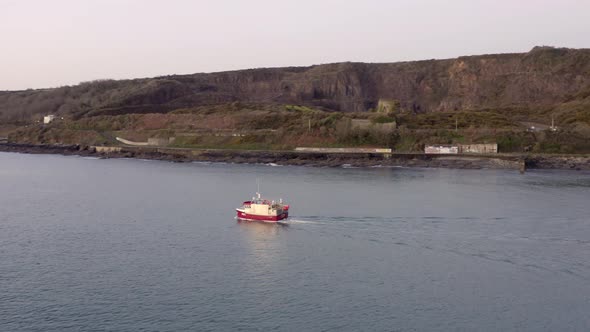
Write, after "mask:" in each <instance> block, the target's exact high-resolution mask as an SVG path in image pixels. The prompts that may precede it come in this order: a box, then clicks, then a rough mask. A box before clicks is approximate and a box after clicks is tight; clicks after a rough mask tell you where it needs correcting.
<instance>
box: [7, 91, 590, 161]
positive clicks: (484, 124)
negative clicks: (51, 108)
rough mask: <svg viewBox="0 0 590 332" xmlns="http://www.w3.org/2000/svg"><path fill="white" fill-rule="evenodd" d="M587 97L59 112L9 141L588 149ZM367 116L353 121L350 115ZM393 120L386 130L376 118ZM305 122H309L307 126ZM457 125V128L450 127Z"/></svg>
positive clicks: (13, 134) (252, 146)
mask: <svg viewBox="0 0 590 332" xmlns="http://www.w3.org/2000/svg"><path fill="white" fill-rule="evenodd" d="M589 114H590V96H588V95H585V94H581V95H579V96H576V97H573V98H572V99H571V100H569V101H568V102H567V103H563V104H560V105H557V106H555V107H546V108H543V109H522V108H514V109H498V110H479V111H473V110H471V111H458V112H438V113H426V114H413V113H404V112H397V113H395V114H389V116H386V117H384V116H383V115H382V114H377V113H367V112H364V113H338V112H325V111H320V110H315V109H311V108H308V107H304V106H296V105H274V104H262V105H256V104H244V103H230V104H223V105H216V106H201V107H196V108H183V109H177V110H175V111H172V112H170V113H168V114H159V113H150V114H125V115H112V116H111V115H101V116H93V117H82V118H80V119H65V120H61V121H57V122H55V123H52V124H50V125H48V126H43V125H41V124H36V125H29V126H28V127H19V128H18V129H16V130H14V129H11V130H8V129H7V130H5V132H10V134H9V137H10V139H11V140H12V141H17V142H28V143H67V144H88V145H114V144H118V143H117V142H116V141H115V140H114V139H113V138H114V137H115V136H121V137H125V138H127V139H131V140H137V141H145V140H147V138H149V137H176V141H175V142H174V143H173V146H177V147H195V148H239V149H291V148H294V147H296V146H331V147H337V146H380V147H382V146H387V147H392V148H394V149H395V150H397V151H404V152H410V151H422V149H423V146H424V144H450V143H487V142H497V143H498V144H499V149H500V151H502V152H522V151H525V150H528V151H534V152H547V153H588V152H590V116H589ZM551 115H553V116H554V118H555V121H556V123H557V125H559V126H560V130H559V131H558V132H549V131H541V132H528V131H527V130H526V128H525V127H523V125H522V123H521V122H522V120H523V119H526V120H529V121H535V122H538V123H544V124H547V125H549V124H550V122H551ZM359 119H365V120H369V121H370V122H369V125H368V126H364V127H355V125H354V124H353V123H354V120H359ZM389 120H395V121H396V122H397V125H398V128H397V129H396V130H393V131H388V130H381V129H379V125H378V124H377V123H379V122H385V121H389ZM310 124H311V127H310ZM456 125H457V127H458V128H457V130H455V126H456Z"/></svg>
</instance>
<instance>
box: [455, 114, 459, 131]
mask: <svg viewBox="0 0 590 332" xmlns="http://www.w3.org/2000/svg"><path fill="white" fill-rule="evenodd" d="M458 129H459V118H457V117H455V132H457V131H458Z"/></svg>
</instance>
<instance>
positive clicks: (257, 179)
mask: <svg viewBox="0 0 590 332" xmlns="http://www.w3.org/2000/svg"><path fill="white" fill-rule="evenodd" d="M256 187H257V191H256V195H257V196H258V198H260V179H259V178H256Z"/></svg>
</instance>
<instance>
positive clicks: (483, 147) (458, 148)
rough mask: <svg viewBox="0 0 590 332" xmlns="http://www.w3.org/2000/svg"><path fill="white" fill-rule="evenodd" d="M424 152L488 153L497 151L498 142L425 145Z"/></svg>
mask: <svg viewBox="0 0 590 332" xmlns="http://www.w3.org/2000/svg"><path fill="white" fill-rule="evenodd" d="M424 153H426V154H458V153H467V154H469V153H478V154H490V153H498V144H496V143H492V144H459V145H426V146H425V147H424Z"/></svg>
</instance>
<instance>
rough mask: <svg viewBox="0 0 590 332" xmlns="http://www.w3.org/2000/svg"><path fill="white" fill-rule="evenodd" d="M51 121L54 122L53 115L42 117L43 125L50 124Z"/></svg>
mask: <svg viewBox="0 0 590 332" xmlns="http://www.w3.org/2000/svg"><path fill="white" fill-rule="evenodd" d="M53 120H55V115H53V114H49V115H46V116H44V117H43V123H44V124H48V123H50V122H51V121H53Z"/></svg>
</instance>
